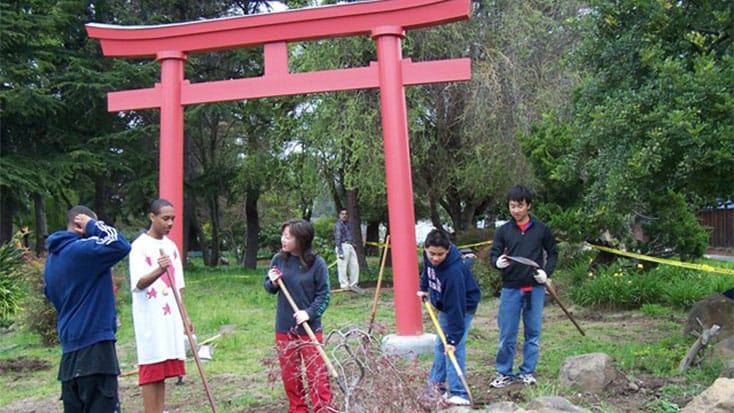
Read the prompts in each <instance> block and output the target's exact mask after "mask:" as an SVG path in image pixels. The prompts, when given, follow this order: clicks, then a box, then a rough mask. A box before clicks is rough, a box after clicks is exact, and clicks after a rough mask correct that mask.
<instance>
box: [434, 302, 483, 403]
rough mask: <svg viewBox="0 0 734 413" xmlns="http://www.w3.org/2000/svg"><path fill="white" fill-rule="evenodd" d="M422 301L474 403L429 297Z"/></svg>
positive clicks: (462, 383)
mask: <svg viewBox="0 0 734 413" xmlns="http://www.w3.org/2000/svg"><path fill="white" fill-rule="evenodd" d="M422 300H423V303H424V304H425V305H426V310H427V311H428V315H429V316H431V321H433V325H434V326H435V327H436V332H437V333H438V336H439V337H440V338H441V342H442V343H443V347H444V348H445V349H447V350H446V353H447V354H448V356H449V360H451V364H453V365H454V369H455V370H456V374H457V375H458V376H459V380H461V385H462V386H464V390H466V394H467V395H468V396H469V400H471V402H472V403H474V397H472V394H471V390H469V383H467V382H466V377H464V373H463V372H462V371H461V367H460V366H459V362H458V361H457V360H456V355H455V354H454V351H453V350H450V349H448V342H447V341H446V335H444V333H443V329H442V328H441V324H439V322H438V318H436V313H435V312H434V311H433V308H432V307H431V303H430V302H428V297H425V296H424V297H423V298H422Z"/></svg>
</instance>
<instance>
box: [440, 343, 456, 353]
mask: <svg viewBox="0 0 734 413" xmlns="http://www.w3.org/2000/svg"><path fill="white" fill-rule="evenodd" d="M449 353H456V346H454V345H451V344H446V346H444V348H443V354H449Z"/></svg>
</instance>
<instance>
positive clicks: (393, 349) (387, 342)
mask: <svg viewBox="0 0 734 413" xmlns="http://www.w3.org/2000/svg"><path fill="white" fill-rule="evenodd" d="M435 343H436V335H435V334H423V335H420V336H399V335H396V334H388V335H386V336H385V337H384V338H383V339H382V346H381V349H382V352H383V353H385V354H390V355H398V356H403V357H417V356H419V355H421V354H427V353H433V346H434V344H435Z"/></svg>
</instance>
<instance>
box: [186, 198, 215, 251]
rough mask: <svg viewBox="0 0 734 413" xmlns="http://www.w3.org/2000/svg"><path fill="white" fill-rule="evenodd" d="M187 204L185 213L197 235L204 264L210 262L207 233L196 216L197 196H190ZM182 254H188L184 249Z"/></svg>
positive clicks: (190, 226)
mask: <svg viewBox="0 0 734 413" xmlns="http://www.w3.org/2000/svg"><path fill="white" fill-rule="evenodd" d="M185 204H186V207H185V208H184V215H185V216H186V217H187V218H188V221H189V224H188V225H189V228H191V230H192V231H193V232H194V234H195V235H196V241H197V244H198V247H199V250H201V258H202V261H203V262H204V264H206V263H207V262H209V244H208V242H207V239H206V234H205V233H204V229H203V228H202V227H201V223H200V222H199V218H198V217H197V216H196V210H197V205H196V198H194V197H188V198H187V199H186V201H185ZM185 220H186V219H185ZM187 232H188V231H187ZM187 248H188V246H187ZM181 254H183V255H184V256H186V254H185V253H184V252H183V251H182V252H181Z"/></svg>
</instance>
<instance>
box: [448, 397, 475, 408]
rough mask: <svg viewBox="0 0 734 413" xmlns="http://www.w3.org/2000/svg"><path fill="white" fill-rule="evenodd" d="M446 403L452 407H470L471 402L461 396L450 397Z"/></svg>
mask: <svg viewBox="0 0 734 413" xmlns="http://www.w3.org/2000/svg"><path fill="white" fill-rule="evenodd" d="M446 402H447V403H448V404H451V405H453V406H471V402H470V401H469V400H467V399H465V398H463V397H461V396H451V397H449V399H448V400H446Z"/></svg>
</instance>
